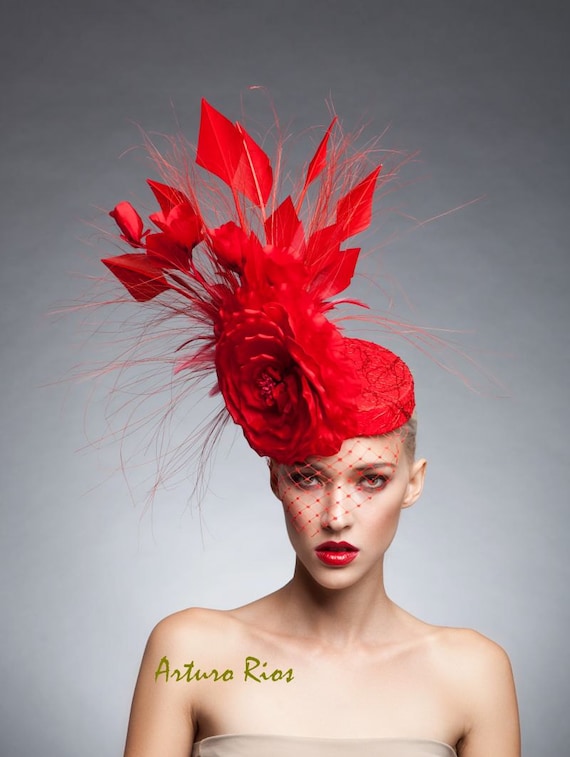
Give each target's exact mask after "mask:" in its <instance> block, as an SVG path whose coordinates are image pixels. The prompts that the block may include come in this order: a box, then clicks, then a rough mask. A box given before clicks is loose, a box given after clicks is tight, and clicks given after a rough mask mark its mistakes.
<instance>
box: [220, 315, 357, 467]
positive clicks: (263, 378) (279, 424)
mask: <svg viewBox="0 0 570 757" xmlns="http://www.w3.org/2000/svg"><path fill="white" fill-rule="evenodd" d="M222 320H223V328H222V330H221V334H220V337H219V339H218V342H217V345H216V372H217V375H218V382H219V389H220V391H221V393H222V395H223V397H224V400H225V403H226V406H227V409H228V411H229V413H230V415H231V417H232V418H233V420H234V421H235V422H236V423H238V424H239V425H240V426H241V427H242V429H243V432H244V435H245V437H246V439H247V441H248V442H249V444H250V446H251V447H252V448H253V449H254V450H255V451H256V452H257V453H258V454H260V455H266V456H268V457H272V458H274V459H276V460H277V461H279V462H282V463H286V464H292V463H294V462H298V461H300V460H303V459H305V458H307V457H309V456H310V455H332V454H334V453H335V452H337V451H338V449H339V448H340V446H341V444H342V441H343V439H344V438H345V436H346V422H345V419H346V417H347V414H348V415H350V410H351V408H353V405H352V404H351V402H352V396H351V395H352V392H351V387H352V386H353V381H352V378H353V377H352V374H351V368H350V366H347V365H343V364H342V363H339V362H337V361H336V357H337V355H338V356H339V358H340V356H341V354H342V347H341V345H342V337H341V335H340V333H339V332H338V330H337V329H336V328H335V327H334V326H333V325H332V324H331V323H330V322H329V321H327V320H326V319H325V318H324V317H322V316H320V317H317V318H314V319H309V318H307V314H306V313H305V315H304V318H303V319H302V331H299V329H296V328H295V320H296V319H295V317H294V314H293V315H292V314H291V312H288V310H286V309H285V307H283V306H282V305H280V304H278V303H269V304H267V305H266V306H264V307H263V308H262V309H259V310H255V309H246V308H244V309H243V310H240V311H238V312H235V311H234V312H232V313H228V314H224V317H223V318H222Z"/></svg>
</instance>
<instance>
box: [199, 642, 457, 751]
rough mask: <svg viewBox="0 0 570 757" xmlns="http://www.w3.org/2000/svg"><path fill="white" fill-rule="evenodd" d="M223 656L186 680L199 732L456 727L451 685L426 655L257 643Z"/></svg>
mask: <svg viewBox="0 0 570 757" xmlns="http://www.w3.org/2000/svg"><path fill="white" fill-rule="evenodd" d="M249 651H250V652H251V654H249V653H248V652H249ZM226 660H227V662H223V661H222V659H220V664H219V666H218V669H217V677H215V676H210V677H208V678H203V679H201V680H197V679H194V680H192V681H191V682H190V684H189V686H192V687H193V689H192V700H193V701H194V702H195V703H197V707H196V708H195V711H196V712H197V716H198V717H197V720H198V725H199V729H200V733H201V736H202V738H205V737H206V736H208V735H213V734H219V733H289V734H293V735H304V736H323V735H326V736H330V737H333V738H351V737H358V738H364V737H369V738H375V737H378V738H381V737H402V736H410V737H421V738H426V737H430V738H435V739H438V740H443V741H445V740H448V741H449V740H451V739H452V738H453V737H454V736H453V735H450V733H451V732H453V734H454V733H455V731H456V730H457V728H458V722H459V718H458V716H457V715H456V714H455V710H454V701H453V692H452V691H451V690H450V687H449V685H448V684H447V682H446V679H445V676H444V675H442V673H441V671H438V670H437V665H435V664H434V663H433V661H432V660H430V658H429V656H425V655H420V654H413V653H412V654H410V653H408V654H382V653H376V654H374V653H370V654H366V653H363V652H362V651H361V652H359V653H352V654H351V652H350V650H349V651H346V652H344V653H343V654H334V655H330V654H322V653H312V654H308V653H303V654H298V653H295V652H290V653H289V654H287V653H286V651H284V650H281V649H263V648H260V649H256V650H253V649H252V650H248V651H246V653H245V654H243V655H241V654H232V655H230V656H229V657H227V658H226ZM206 672H207V671H206ZM189 691H190V689H189ZM452 743H454V742H452Z"/></svg>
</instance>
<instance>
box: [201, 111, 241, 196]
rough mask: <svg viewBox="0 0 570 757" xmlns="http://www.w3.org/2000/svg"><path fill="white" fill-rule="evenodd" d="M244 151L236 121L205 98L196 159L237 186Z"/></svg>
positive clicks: (221, 177)
mask: <svg viewBox="0 0 570 757" xmlns="http://www.w3.org/2000/svg"><path fill="white" fill-rule="evenodd" d="M242 151H243V139H242V137H241V134H240V133H239V132H238V130H237V129H236V127H235V126H234V125H233V123H232V122H231V121H230V120H229V119H228V118H226V117H225V116H223V115H222V114H221V113H220V112H219V111H217V110H216V109H215V108H212V106H211V105H210V104H209V103H208V102H206V100H202V115H201V118H200V132H199V134H198V147H197V149H196V163H197V164H198V165H199V166H202V168H205V169H206V171H209V172H210V173H213V174H214V175H215V176H218V177H219V178H220V179H221V180H222V181H224V182H225V183H226V184H227V185H228V186H229V187H233V181H234V176H235V173H236V169H237V166H238V164H239V161H240V158H241V154H242ZM234 188H235V187H234Z"/></svg>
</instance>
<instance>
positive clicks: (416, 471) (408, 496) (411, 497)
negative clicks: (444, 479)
mask: <svg viewBox="0 0 570 757" xmlns="http://www.w3.org/2000/svg"><path fill="white" fill-rule="evenodd" d="M426 468H427V460H425V459H424V458H423V457H422V458H420V459H419V460H414V462H413V463H412V466H411V468H410V480H409V481H408V484H407V486H406V493H405V495H404V500H403V502H402V508H404V507H411V506H412V505H413V504H414V502H417V501H418V499H419V498H420V496H421V493H422V491H423V488H424V481H425V478H426Z"/></svg>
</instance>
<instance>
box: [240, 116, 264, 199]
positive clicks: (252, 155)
mask: <svg viewBox="0 0 570 757" xmlns="http://www.w3.org/2000/svg"><path fill="white" fill-rule="evenodd" d="M236 129H237V130H238V132H239V133H240V134H241V137H242V139H243V153H242V156H241V159H240V162H239V165H238V167H237V171H236V175H235V177H234V184H235V187H236V189H237V190H238V192H241V193H242V194H244V195H245V196H246V197H248V198H249V199H250V200H251V201H252V202H253V203H254V204H255V205H257V207H259V208H264V207H265V206H266V205H267V200H268V199H269V195H270V194H271V187H272V186H273V172H272V170H271V163H270V162H269V158H268V157H267V155H266V154H265V153H264V152H263V150H262V149H261V147H260V146H259V145H258V144H257V142H255V140H253V139H252V138H251V137H250V136H249V134H248V133H247V132H246V131H245V129H244V128H243V127H242V126H241V125H240V124H236Z"/></svg>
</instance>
